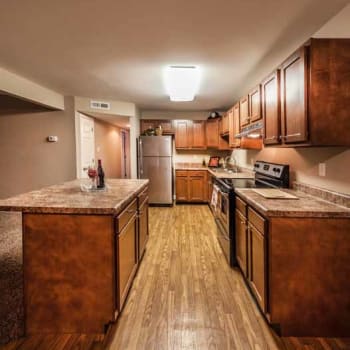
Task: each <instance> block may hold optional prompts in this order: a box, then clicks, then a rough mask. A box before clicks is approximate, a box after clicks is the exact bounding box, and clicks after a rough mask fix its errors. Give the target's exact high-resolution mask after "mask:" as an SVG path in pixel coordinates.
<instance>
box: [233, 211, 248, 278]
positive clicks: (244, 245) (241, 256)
mask: <svg viewBox="0 0 350 350" xmlns="http://www.w3.org/2000/svg"><path fill="white" fill-rule="evenodd" d="M235 215H236V259H237V262H238V265H239V266H240V268H241V269H242V271H243V274H244V276H245V277H247V276H248V268H247V266H248V265H247V258H248V255H247V249H248V240H247V221H246V219H245V218H244V217H243V216H242V215H241V214H240V212H239V211H238V210H237V209H236V214H235Z"/></svg>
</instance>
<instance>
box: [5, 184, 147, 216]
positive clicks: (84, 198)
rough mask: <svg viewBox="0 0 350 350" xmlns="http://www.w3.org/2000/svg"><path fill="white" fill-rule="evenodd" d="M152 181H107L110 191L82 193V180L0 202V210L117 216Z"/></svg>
mask: <svg viewBox="0 0 350 350" xmlns="http://www.w3.org/2000/svg"><path fill="white" fill-rule="evenodd" d="M148 182H149V180H134V179H107V180H106V184H107V187H108V190H107V191H103V192H82V191H81V189H80V180H74V181H70V182H65V183H63V184H59V185H54V186H50V187H45V188H43V189H41V190H38V191H32V192H28V193H24V194H20V195H18V196H15V197H11V198H8V199H4V200H0V211H21V212H23V213H50V214H102V215H110V214H117V213H118V212H120V211H121V210H122V209H123V208H125V207H126V205H127V204H128V203H129V202H130V201H131V200H132V199H133V198H135V197H136V196H137V194H138V193H139V192H140V191H141V190H142V189H144V188H145V187H146V186H147V184H148Z"/></svg>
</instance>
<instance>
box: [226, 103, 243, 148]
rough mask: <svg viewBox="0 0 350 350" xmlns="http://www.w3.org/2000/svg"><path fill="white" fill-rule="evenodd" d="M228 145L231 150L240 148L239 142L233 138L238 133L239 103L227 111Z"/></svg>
mask: <svg viewBox="0 0 350 350" xmlns="http://www.w3.org/2000/svg"><path fill="white" fill-rule="evenodd" d="M228 113H229V128H230V132H229V145H230V147H232V148H237V147H240V144H241V140H240V139H237V138H236V137H235V136H236V135H237V134H239V132H240V122H239V103H236V104H235V105H234V106H233V107H232V108H231V109H230V110H229V112H228Z"/></svg>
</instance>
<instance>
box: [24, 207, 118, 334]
mask: <svg viewBox="0 0 350 350" xmlns="http://www.w3.org/2000/svg"><path fill="white" fill-rule="evenodd" d="M113 232H114V230H113V217H112V216H95V215H48V214H45V215H43V214H24V215H23V267H24V305H25V332H26V335H30V334H36V333H103V332H104V328H105V325H106V324H108V323H109V322H110V321H113V320H114V316H115V315H114V311H115V309H116V301H115V291H114V288H113V285H114V272H113V271H114V270H113V263H114V251H113V245H112V241H113ZM82 315H84V317H82Z"/></svg>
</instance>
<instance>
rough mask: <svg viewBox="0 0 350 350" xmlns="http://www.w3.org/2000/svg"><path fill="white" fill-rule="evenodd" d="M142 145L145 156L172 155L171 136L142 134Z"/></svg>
mask: <svg viewBox="0 0 350 350" xmlns="http://www.w3.org/2000/svg"><path fill="white" fill-rule="evenodd" d="M140 147H141V148H142V151H141V152H142V156H143V157H171V156H172V138H171V136H141V137H140Z"/></svg>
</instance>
